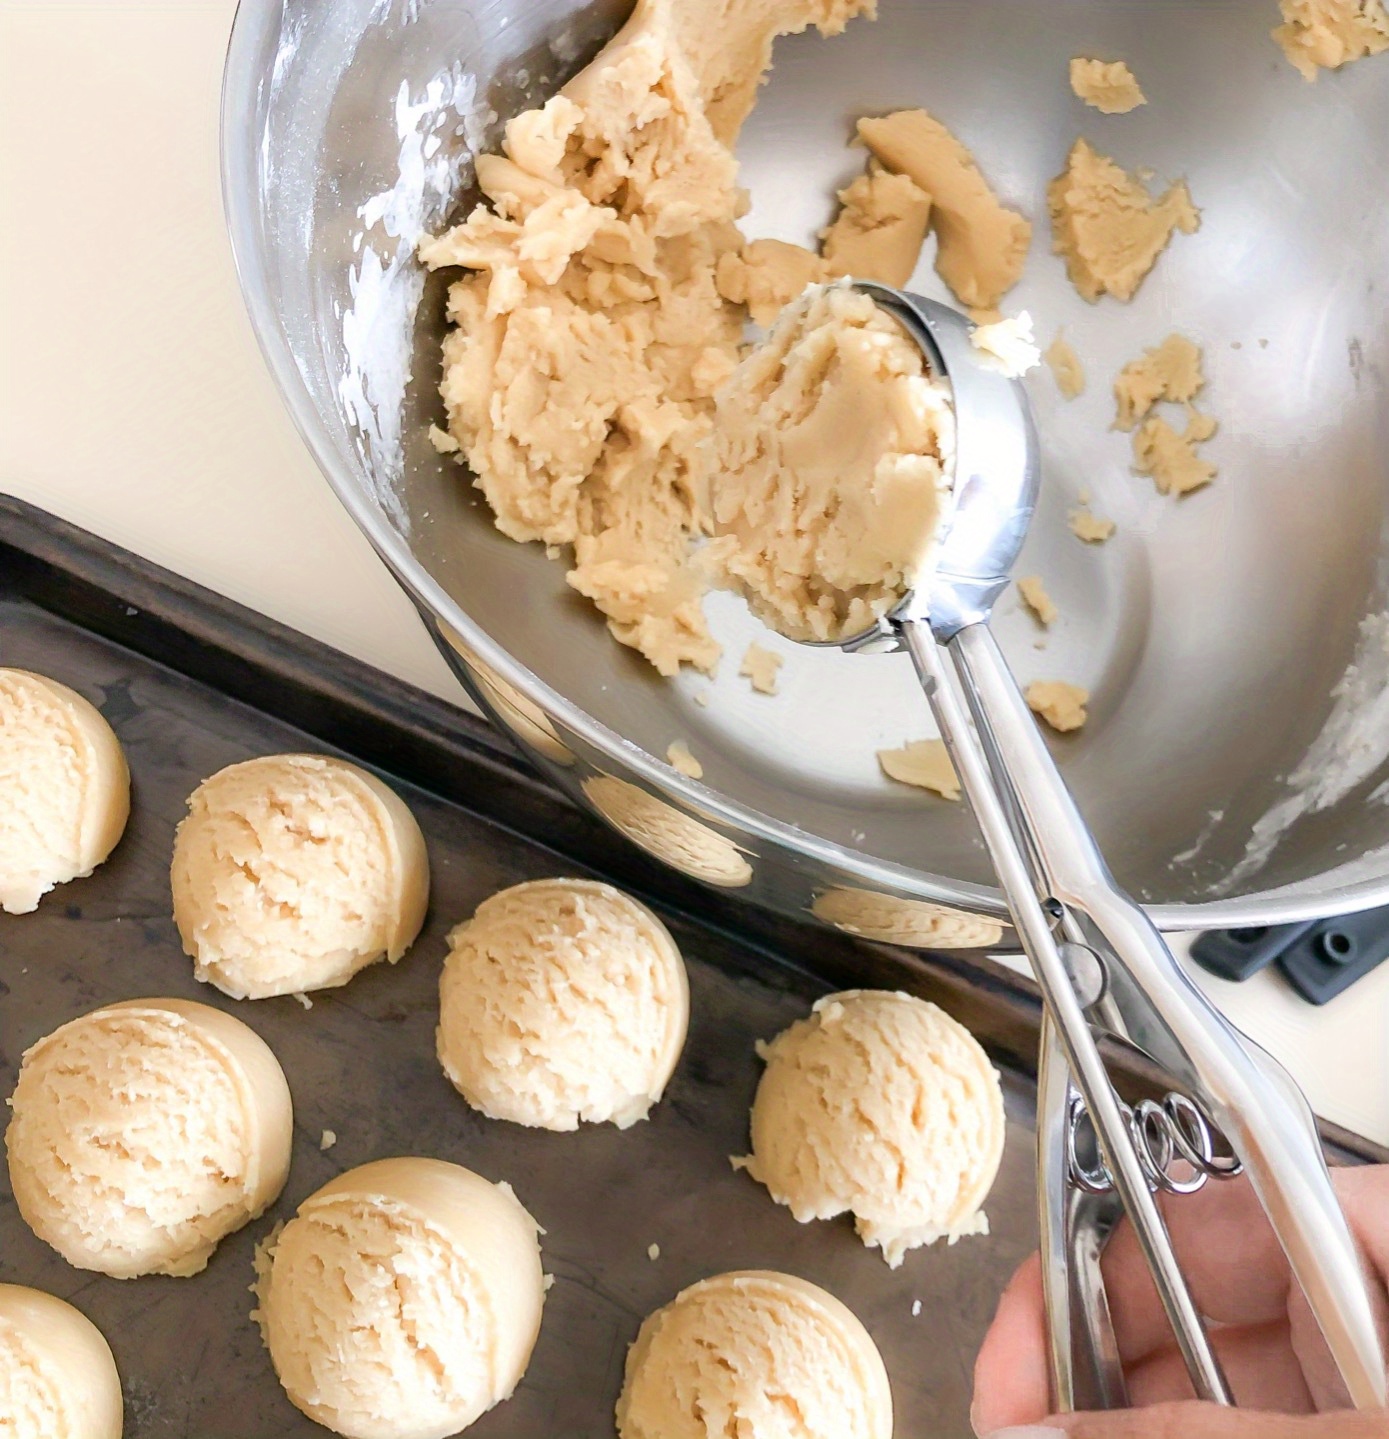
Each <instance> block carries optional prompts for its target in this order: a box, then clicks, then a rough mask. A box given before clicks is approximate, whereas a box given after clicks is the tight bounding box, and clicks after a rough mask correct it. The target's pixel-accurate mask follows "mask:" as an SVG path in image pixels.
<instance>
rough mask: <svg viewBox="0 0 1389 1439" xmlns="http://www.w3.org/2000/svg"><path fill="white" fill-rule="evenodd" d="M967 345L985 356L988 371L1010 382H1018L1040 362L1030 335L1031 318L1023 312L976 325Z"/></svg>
mask: <svg viewBox="0 0 1389 1439" xmlns="http://www.w3.org/2000/svg"><path fill="white" fill-rule="evenodd" d="M969 341H970V344H972V345H973V346H974V348H975V349H976V350H978V351H980V352H981V354H982V355H983V356H984V364H985V367H986V368H987V369H991V370H997V371H998V373H999V374H1001V375H1007V376H1008V378H1009V379H1010V380H1018V379H1021V378H1022V377H1023V376H1024V375H1025V374H1027V372H1028V371H1029V370H1034V369H1036V368H1037V366H1038V365H1039V364H1041V362H1042V352H1041V351H1040V350H1039V349H1038V348H1037V343H1036V340H1035V338H1034V336H1033V333H1032V316H1031V315H1029V314H1028V313H1027V311H1026V310H1024V311H1023V312H1022V313H1021V314H1019V315H1010V316H1008V317H1006V318H1005V319H1001V320H991V321H988V322H986V323H984V324H979V325H975V327H974V328H973V329H972V330H971V331H970V332H969Z"/></svg>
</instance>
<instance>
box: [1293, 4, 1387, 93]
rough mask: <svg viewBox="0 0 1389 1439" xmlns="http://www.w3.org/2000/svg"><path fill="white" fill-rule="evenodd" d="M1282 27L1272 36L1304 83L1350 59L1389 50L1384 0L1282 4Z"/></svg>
mask: <svg viewBox="0 0 1389 1439" xmlns="http://www.w3.org/2000/svg"><path fill="white" fill-rule="evenodd" d="M1280 5H1281V8H1282V11H1283V24H1281V25H1279V26H1278V27H1277V28H1276V29H1275V30H1274V32H1273V38H1274V39H1275V40H1276V41H1277V42H1278V44H1279V45H1280V46H1281V47H1282V49H1283V53H1284V54H1285V55H1286V56H1287V57H1288V59H1289V61H1291V63H1292V64H1293V65H1295V66H1296V67H1297V68H1298V70H1300V71H1301V72H1302V76H1303V78H1304V79H1306V80H1315V79H1316V78H1317V71H1318V70H1335V69H1338V68H1339V67H1340V66H1342V65H1345V64H1347V63H1348V62H1349V61H1351V60H1360V59H1363V58H1364V57H1365V56H1366V55H1378V54H1380V53H1381V52H1382V51H1384V50H1389V10H1387V9H1386V8H1385V6H1384V0H1280Z"/></svg>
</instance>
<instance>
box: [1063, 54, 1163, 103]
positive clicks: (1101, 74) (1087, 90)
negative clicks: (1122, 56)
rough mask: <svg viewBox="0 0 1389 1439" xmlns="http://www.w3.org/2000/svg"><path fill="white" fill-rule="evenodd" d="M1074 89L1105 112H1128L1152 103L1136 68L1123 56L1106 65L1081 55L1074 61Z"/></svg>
mask: <svg viewBox="0 0 1389 1439" xmlns="http://www.w3.org/2000/svg"><path fill="white" fill-rule="evenodd" d="M1071 89H1072V90H1073V91H1074V92H1075V94H1076V96H1077V98H1079V99H1081V100H1084V101H1085V103H1086V104H1087V105H1089V106H1091V107H1092V108H1093V109H1096V110H1099V111H1100V112H1101V113H1102V114H1105V115H1127V114H1128V113H1129V111H1130V110H1136V109H1137V108H1138V107H1139V106H1140V105H1146V104H1147V103H1148V97H1147V96H1146V95H1145V94H1144V93H1143V91H1142V88H1141V87H1140V86H1139V83H1138V81H1137V80H1136V79H1135V78H1134V74H1133V71H1132V70H1130V69H1129V67H1128V66H1127V65H1125V64H1124V62H1123V61H1122V60H1116V61H1114V63H1113V64H1110V65H1106V64H1105V62H1104V61H1103V60H1086V59H1083V58H1082V57H1081V56H1079V55H1077V56H1076V58H1075V59H1074V60H1072V61H1071Z"/></svg>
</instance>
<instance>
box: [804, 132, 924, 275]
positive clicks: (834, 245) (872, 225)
mask: <svg viewBox="0 0 1389 1439" xmlns="http://www.w3.org/2000/svg"><path fill="white" fill-rule="evenodd" d="M839 203H840V205H841V206H842V208H841V209H840V211H839V214H838V215H837V216H836V217H835V220H834V223H833V224H832V225H830V226H829V228H828V229H825V230H822V231H821V233H820V242H821V243H820V253H821V255H822V256H823V257H824V260H825V264H826V265H827V267H828V269H829V273H830V274H831V275H853V276H855V277H856V278H857V279H860V280H878V281H881V282H882V283H883V284H884V285H893V286H895V287H896V288H897V289H899V290H900V289H901V288H902V287H903V286H904V285H905V284H906V283H907V281H908V280H910V279H911V277H912V271H913V270H915V269H916V262H917V260H918V259H919V258H920V255H921V245H922V242H923V241H924V240H925V238H926V227H927V226H928V225H929V224H930V220H931V197H930V196H929V195H928V194H927V193H926V192H925V191H924V190H923V189H922V188H921V186H920V185H918V184H917V183H916V181H915V180H913V179H912V178H911V176H910V175H894V174H893V173H892V171H890V170H885V169H883V167H882V166H881V165H880V164H879V163H878V162H877V161H876V160H870V161H869V163H868V169H867V171H866V172H865V173H864V174H862V175H860V176H859V177H858V179H857V180H855V181H854V182H853V183H852V184H851V185H848V186H847V187H846V188H844V189H843V190H841V191H840V192H839Z"/></svg>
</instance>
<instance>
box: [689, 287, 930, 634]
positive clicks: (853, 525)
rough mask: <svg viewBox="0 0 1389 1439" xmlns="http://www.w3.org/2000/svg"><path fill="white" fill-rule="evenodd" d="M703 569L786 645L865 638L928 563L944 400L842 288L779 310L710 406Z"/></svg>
mask: <svg viewBox="0 0 1389 1439" xmlns="http://www.w3.org/2000/svg"><path fill="white" fill-rule="evenodd" d="M713 448H714V481H713V485H712V495H713V515H714V529H715V532H716V534H717V536H718V538H716V539H715V540H714V541H713V542H712V543H711V545H710V546H709V548H708V552H707V553H708V558H709V560H710V561H712V562H713V563H715V564H717V565H718V566H719V568H720V569H721V570H722V572H723V574H724V576H725V577H726V579H727V580H728V581H729V582H730V583H732V584H734V585H737V586H739V587H740V588H741V589H742V590H743V591H744V593H746V595H747V597H748V601H749V603H750V604H751V605H752V608H753V609H754V610H755V611H756V612H757V613H758V614H759V615H761V616H762V617H763V618H764V619H765V620H766V621H767V622H768V623H769V624H770V625H772V626H773V627H774V628H775V629H777V630H779V631H780V632H781V633H782V634H784V635H787V636H788V637H789V638H792V639H808V640H828V641H835V640H839V639H842V638H844V637H845V636H848V635H852V634H855V633H857V632H858V631H860V630H864V629H867V628H869V627H870V626H871V625H872V624H873V623H874V622H875V621H876V620H877V618H878V617H879V616H880V615H883V614H885V613H886V612H887V611H888V610H890V609H891V608H892V607H893V606H894V605H895V604H896V602H897V600H898V599H899V598H900V597H901V595H902V594H903V593H904V592H905V591H906V590H908V589H909V588H911V586H912V585H913V583H914V582H915V579H916V576H917V574H918V573H919V572H920V571H921V570H922V569H923V568H924V567H925V566H926V565H927V564H928V563H929V560H930V558H931V555H932V552H933V550H934V548H935V541H936V532H937V529H938V527H939V525H940V522H941V519H942V517H943V515H944V514H945V512H946V508H947V504H948V500H949V474H950V467H951V463H952V460H953V454H954V421H953V417H952V414H951V410H950V399H949V390H948V388H947V387H946V386H945V385H944V384H943V383H942V382H940V381H938V380H936V379H933V378H932V377H931V376H930V375H928V374H927V372H926V368H925V361H924V359H923V356H922V353H921V350H920V348H919V347H918V346H917V345H916V344H915V342H913V341H911V340H909V339H908V338H907V337H906V335H905V334H904V333H903V332H902V330H901V329H900V327H899V326H898V324H897V322H896V321H895V320H893V319H891V318H890V317H889V316H888V315H887V314H885V313H884V312H883V311H882V310H880V309H879V308H878V307H877V305H875V304H874V303H873V301H872V300H871V299H869V298H868V297H867V296H866V295H863V294H861V293H859V292H858V291H857V290H854V289H852V288H850V287H849V286H848V284H847V282H844V281H841V282H839V283H837V284H835V285H830V286H823V287H817V288H815V289H812V290H810V291H808V292H807V293H806V294H805V295H804V296H803V297H802V298H801V299H800V300H799V301H797V302H796V304H795V305H793V306H791V307H789V308H788V309H787V310H786V311H785V312H784V313H783V314H782V317H781V318H780V319H779V320H778V321H777V324H776V326H775V328H774V329H773V330H772V333H771V335H770V336H769V337H768V338H767V339H766V340H765V341H764V342H763V343H762V344H761V345H759V346H757V347H755V348H754V349H753V350H752V351H751V352H750V353H749V355H748V356H747V358H746V359H744V360H743V362H742V363H741V364H740V365H739V367H738V369H737V371H736V373H735V374H734V376H733V378H732V380H730V381H729V383H728V384H727V385H726V386H725V387H724V389H723V390H722V391H720V393H719V398H718V421H717V424H716V427H715V432H714V447H713Z"/></svg>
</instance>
